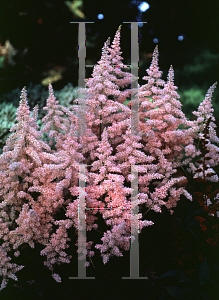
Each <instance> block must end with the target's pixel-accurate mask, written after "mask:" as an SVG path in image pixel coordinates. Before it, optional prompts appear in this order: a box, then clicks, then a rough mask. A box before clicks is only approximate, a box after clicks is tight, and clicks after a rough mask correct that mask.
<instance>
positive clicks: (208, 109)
mask: <svg viewBox="0 0 219 300" xmlns="http://www.w3.org/2000/svg"><path fill="white" fill-rule="evenodd" d="M216 85H217V82H216V83H214V84H213V85H212V86H211V87H210V88H209V90H208V92H207V94H206V96H205V99H204V100H203V102H202V103H200V105H199V107H198V111H195V112H193V114H194V115H196V116H197V117H198V118H197V120H196V121H193V122H194V126H195V128H196V140H197V139H198V143H197V144H195V142H194V143H193V144H192V145H189V146H187V147H185V152H186V155H187V156H192V157H193V158H196V160H197V157H199V156H200V154H201V152H200V149H199V147H198V145H199V143H200V141H201V139H202V138H203V129H204V126H205V125H206V122H207V120H208V119H209V118H211V121H210V124H209V138H208V139H207V142H208V143H207V145H206V147H207V149H208V151H209V153H208V156H207V157H208V158H210V159H209V160H208V164H207V166H208V167H215V166H217V165H218V163H219V147H217V146H216V145H214V144H213V143H219V138H218V137H217V135H216V131H215V128H216V127H217V126H216V124H214V122H213V121H215V117H214V116H213V114H212V113H213V111H214V109H213V107H212V102H211V101H212V100H211V98H212V93H213V91H214V89H215V88H216ZM197 168H199V167H197V164H196V163H195V164H194V163H190V164H189V167H188V168H187V171H188V172H189V173H192V174H194V173H195V170H197ZM211 171H213V169H211ZM202 175H203V174H202V173H197V172H196V174H195V175H194V178H198V177H199V178H202V179H203V177H202ZM208 180H209V181H211V182H217V181H218V177H217V175H214V176H211V177H210V178H208Z"/></svg>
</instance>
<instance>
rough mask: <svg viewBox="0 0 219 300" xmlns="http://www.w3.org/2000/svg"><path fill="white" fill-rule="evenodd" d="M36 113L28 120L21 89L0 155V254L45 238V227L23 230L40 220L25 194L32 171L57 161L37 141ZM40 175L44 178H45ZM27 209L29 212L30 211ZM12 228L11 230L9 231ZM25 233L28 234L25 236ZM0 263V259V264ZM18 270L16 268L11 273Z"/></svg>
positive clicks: (26, 105) (24, 98)
mask: <svg viewBox="0 0 219 300" xmlns="http://www.w3.org/2000/svg"><path fill="white" fill-rule="evenodd" d="M37 109H38V108H37V107H35V108H34V111H33V116H32V117H31V116H30V111H29V106H28V104H27V96H26V90H25V88H23V90H22V93H21V100H20V105H19V108H18V110H17V117H16V121H17V122H18V123H17V124H15V125H14V126H13V127H12V128H11V129H10V131H11V132H12V131H15V132H14V133H13V134H12V135H11V136H10V137H9V138H8V139H7V142H6V146H5V147H4V149H3V153H2V154H1V155H0V165H1V170H0V179H1V180H0V191H1V194H0V197H1V203H0V208H1V211H0V219H1V227H0V235H1V237H2V238H3V240H4V242H3V243H2V245H1V246H0V249H1V253H2V254H3V253H6V252H9V251H11V250H12V246H13V249H17V247H18V246H19V245H21V244H22V243H23V242H25V241H26V242H28V243H29V244H30V245H31V246H33V245H34V244H33V241H34V239H35V242H42V243H44V242H45V240H44V236H43V234H44V233H46V235H48V232H47V230H48V229H49V227H48V225H46V228H43V224H41V225H42V226H41V227H40V229H39V227H36V228H35V229H36V231H34V230H35V229H34V228H32V227H30V228H27V225H28V222H30V223H31V222H33V224H35V223H36V222H39V220H40V218H41V215H40V214H38V213H39V212H37V211H35V212H34V211H33V210H32V208H31V207H32V206H33V205H34V203H35V202H34V199H33V197H32V196H31V194H30V192H29V188H30V186H31V184H32V178H31V174H32V172H33V171H34V170H35V169H36V168H38V167H41V166H42V165H43V163H44V162H45V160H46V161H50V162H51V161H52V160H53V161H57V158H56V157H54V156H52V155H51V154H49V152H50V151H51V149H50V147H49V145H47V144H46V143H45V142H43V141H42V140H39V138H40V137H41V133H40V132H38V131H37V128H38V125H37ZM43 175H44V176H45V174H43ZM25 201H28V204H26V205H24V203H25ZM29 208H31V209H30V211H29ZM28 211H29V212H30V214H29V213H28ZM25 214H27V219H25V220H24V221H22V220H23V217H24V215H25ZM29 218H30V219H29ZM28 220H29V221H28ZM30 220H31V221H30ZM16 223H17V224H16ZM3 224H4V226H3ZM5 225H6V226H5ZM17 225H18V227H17ZM16 227H17V228H16ZM14 228H15V230H11V229H14ZM31 228H32V229H31ZM28 230H30V232H29V233H28ZM31 230H32V232H31ZM39 231H41V232H40V233H41V234H40V233H39ZM46 235H45V237H46ZM16 253H18V252H16ZM4 256H5V254H4ZM3 259H4V258H3V257H1V260H3ZM5 267H6V266H5ZM19 268H20V267H16V268H14V270H18V269H19ZM6 281H7V272H4V274H3V282H6ZM3 285H4V284H3Z"/></svg>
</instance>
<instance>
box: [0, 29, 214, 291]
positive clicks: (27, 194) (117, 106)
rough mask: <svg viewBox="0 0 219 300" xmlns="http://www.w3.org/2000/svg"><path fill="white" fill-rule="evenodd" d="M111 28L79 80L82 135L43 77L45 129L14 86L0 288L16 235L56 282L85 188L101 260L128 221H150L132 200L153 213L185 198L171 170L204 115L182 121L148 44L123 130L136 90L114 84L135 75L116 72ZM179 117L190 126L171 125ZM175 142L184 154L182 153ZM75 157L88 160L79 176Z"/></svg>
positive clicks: (0, 223) (1, 175)
mask: <svg viewBox="0 0 219 300" xmlns="http://www.w3.org/2000/svg"><path fill="white" fill-rule="evenodd" d="M120 29H121V28H120V27H119V29H118V30H117V32H116V36H115V38H114V41H113V44H112V46H111V47H110V46H109V44H110V41H109V39H108V40H107V41H106V42H105V44H104V47H103V49H102V56H101V59H100V61H99V62H98V64H97V65H96V66H95V67H94V70H93V73H92V78H89V79H87V80H86V86H87V88H86V89H82V93H85V94H87V95H86V98H85V100H83V101H86V103H87V111H86V123H85V124H83V126H85V128H84V129H85V132H86V134H85V135H84V136H80V137H76V131H77V130H79V122H78V121H79V120H78V117H76V115H75V114H74V113H73V112H71V111H70V109H67V108H64V107H62V106H60V105H59V104H58V101H56V100H55V97H54V94H53V89H52V86H51V85H49V98H48V99H47V105H46V107H45V109H46V110H48V114H47V115H46V116H45V117H44V118H43V120H42V121H43V124H44V128H43V129H42V130H41V131H37V129H38V126H37V107H35V108H34V111H33V116H32V118H31V117H30V111H29V107H28V104H27V99H26V91H25V89H23V90H22V95H21V102H20V106H19V108H18V112H17V119H16V120H17V121H18V124H16V125H15V126H13V127H12V128H11V131H16V132H15V133H14V134H12V135H11V136H10V137H9V139H8V140H7V142H6V146H5V147H4V149H3V154H2V155H0V200H1V203H0V208H1V211H0V237H1V238H2V239H3V244H2V245H1V246H0V253H1V257H0V258H1V261H3V262H4V265H3V264H2V265H0V272H1V274H2V275H3V282H2V288H4V287H5V286H6V284H7V280H8V278H12V279H15V275H13V274H14V273H15V272H16V271H18V270H20V269H21V268H22V267H23V266H15V265H12V264H9V263H8V262H9V261H10V259H11V258H10V257H8V256H7V252H8V251H11V250H12V248H13V250H15V253H14V255H15V256H18V255H19V250H18V247H19V245H21V244H22V243H24V242H27V243H29V245H30V246H31V247H34V243H41V244H42V245H44V246H45V248H44V249H43V250H42V251H41V255H45V256H47V261H46V262H45V264H46V265H47V266H48V267H49V269H50V270H51V271H52V276H53V278H54V279H55V280H56V281H58V282H61V277H60V276H59V275H58V274H57V273H54V267H55V265H56V264H60V263H69V262H70V259H71V256H68V255H67V254H66V252H65V251H64V250H65V249H66V248H68V247H69V245H68V243H67V242H68V241H69V240H70V239H69V238H68V229H70V228H71V227H74V228H75V229H76V231H77V230H80V228H79V223H78V207H79V204H80V201H81V197H82V196H86V229H87V230H88V231H89V230H92V229H97V227H98V224H97V223H96V222H95V221H96V220H97V217H96V216H95V215H96V213H97V211H98V212H100V214H101V215H102V217H103V219H104V220H105V222H106V224H107V225H109V226H111V230H109V231H107V232H105V233H104V234H103V237H102V239H101V240H102V244H98V245H96V247H95V248H96V249H99V250H100V252H101V255H102V257H103V262H104V263H106V262H107V261H108V260H109V258H110V257H111V256H113V255H117V256H121V255H122V250H125V251H128V249H129V248H130V238H132V237H130V232H131V226H130V224H131V221H134V225H135V226H134V229H133V230H134V232H136V231H137V230H139V229H140V230H142V228H144V227H146V226H150V225H153V222H152V221H147V220H142V215H141V213H139V214H138V215H133V216H132V215H131V200H132V201H133V203H132V205H133V204H134V205H135V206H137V205H139V204H144V205H145V206H146V207H149V208H151V209H153V210H154V211H156V212H161V206H162V205H166V207H167V208H169V209H171V208H173V207H175V206H176V205H177V201H178V200H179V199H180V195H181V194H184V195H185V196H186V197H187V198H188V199H190V200H192V198H191V195H190V194H189V193H188V192H187V191H186V190H185V189H184V188H180V189H176V187H174V185H175V184H176V182H181V181H182V180H185V177H184V176H182V177H179V178H173V176H174V174H175V173H176V171H177V170H176V168H177V167H180V166H181V164H182V165H183V164H184V165H187V164H188V162H190V161H191V157H190V156H192V158H195V157H196V155H197V153H198V154H199V152H196V149H195V146H194V139H195V138H198V137H199V136H200V137H201V135H199V134H201V133H202V132H201V124H200V122H203V121H204V120H201V121H200V120H199V121H198V120H197V122H189V121H187V120H186V118H185V116H184V114H183V113H182V111H181V109H180V108H181V107H180V102H179V101H178V100H177V98H178V94H177V93H176V92H175V89H176V87H175V86H174V85H173V69H172V67H171V68H170V70H169V73H168V82H167V83H165V81H163V80H161V78H160V77H161V73H162V72H161V71H159V68H158V48H157V47H156V48H155V51H154V53H153V60H152V63H151V66H150V67H149V69H148V70H147V73H148V76H145V77H144V78H143V79H146V80H148V83H147V84H146V85H143V86H142V87H140V88H139V93H137V95H136V99H135V100H134V102H136V101H137V99H139V118H140V120H139V134H136V135H135V134H134V133H133V132H132V131H131V122H130V113H131V110H130V108H128V107H126V106H125V105H123V103H124V101H125V99H126V97H128V96H130V95H131V94H132V93H136V90H125V91H121V90H120V88H125V87H126V86H127V85H128V84H130V83H131V81H132V80H136V78H134V77H133V76H131V75H130V74H129V73H128V72H122V71H121V68H122V67H124V65H123V64H122V63H121V60H122V57H121V56H120V54H121V52H120V46H119V43H120ZM113 64H114V65H117V67H115V66H113ZM160 87H164V88H163V89H162V88H160ZM209 97H211V95H210V94H209V96H208V98H209ZM80 101H81V99H78V102H79V103H80ZM206 105H207V106H209V104H206ZM72 110H74V111H76V112H77V111H79V110H80V105H78V106H73V107H72ZM178 117H180V118H178ZM179 126H183V127H185V126H186V127H190V128H187V129H179ZM212 127H213V126H212ZM43 133H45V134H48V137H49V139H50V141H49V144H47V142H44V141H43V140H41V139H40V138H41V136H42V134H43ZM212 136H213V131H212ZM211 138H212V137H211ZM215 141H216V140H215ZM212 142H213V140H212ZM50 146H51V147H53V149H51V148H50ZM184 147H185V152H186V154H187V157H188V159H186V160H185V161H183V162H182V161H181V160H182V153H183V148H184ZM211 149H212V150H211V155H212V157H213V160H212V162H211V166H212V167H213V164H215V165H216V164H217V163H218V153H217V149H216V148H215V147H211ZM209 151H210V149H209ZM80 164H85V165H87V166H88V168H87V170H86V172H85V174H84V175H83V174H81V172H80ZM130 165H135V166H136V167H137V169H138V172H139V173H140V175H139V193H138V195H137V197H134V199H132V198H131V197H130V194H131V192H132V189H131V188H130V186H131V184H130V183H131V181H132V179H133V178H132V174H131V170H132V168H131V166H130ZM78 175H79V181H80V180H81V179H83V180H84V181H85V180H86V182H87V186H86V192H85V194H83V193H84V191H83V190H82V189H81V188H80V187H79V186H78ZM82 177H83V178H82ZM154 186H155V189H153V188H154ZM33 192H37V193H39V194H37V195H35V194H33ZM168 192H170V195H168ZM166 198H167V201H166ZM164 200H165V201H164ZM62 208H65V210H66V213H65V219H64V220H62V219H57V218H58V215H57V212H58V211H59V210H60V209H62ZM94 208H95V209H94ZM170 212H173V211H172V210H171V211H170ZM131 217H132V218H133V219H132V220H131ZM56 226H58V228H57V227H56ZM77 242H78V241H77ZM76 245H77V243H76ZM91 246H92V241H86V253H82V257H85V255H88V256H90V257H91V256H93V255H94V251H92V249H91ZM86 265H88V263H87V264H86ZM9 269H11V270H9ZM7 270H8V271H7ZM13 272H14V273H13ZM15 280H16V279H15Z"/></svg>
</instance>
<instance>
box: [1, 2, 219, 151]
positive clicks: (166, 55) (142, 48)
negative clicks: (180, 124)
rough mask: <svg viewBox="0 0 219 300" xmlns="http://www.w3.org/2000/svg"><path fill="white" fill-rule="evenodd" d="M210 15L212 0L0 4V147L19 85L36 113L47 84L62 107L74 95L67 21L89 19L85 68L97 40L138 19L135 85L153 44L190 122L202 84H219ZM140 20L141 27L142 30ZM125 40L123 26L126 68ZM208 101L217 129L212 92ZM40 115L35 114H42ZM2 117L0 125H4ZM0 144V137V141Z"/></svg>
mask: <svg viewBox="0 0 219 300" xmlns="http://www.w3.org/2000/svg"><path fill="white" fill-rule="evenodd" d="M218 13H219V2H216V1H209V2H207V3H206V1H202V0H201V1H199V2H198V5H197V1H196V0H185V1H174V0H163V1H159V0H153V1H152V0H151V1H147V2H145V1H140V0H120V1H115V0H112V1H110V2H108V1H102V0H92V1H89V0H73V1H63V0H57V1H52V0H41V1H37V0H28V1H27V0H20V1H16V0H2V1H1V3H0V103H1V108H2V109H3V110H2V112H1V113H0V115H1V116H4V119H3V121H2V122H1V124H3V125H1V129H0V130H1V132H0V135H1V136H2V135H3V137H4V138H3V143H4V141H5V138H6V136H7V134H5V131H6V128H9V126H11V122H12V120H13V113H12V111H14V107H15V108H17V107H18V104H19V100H20V91H21V89H22V88H23V87H24V86H27V87H28V100H29V104H30V108H31V110H32V109H33V106H34V105H36V104H37V103H38V104H39V106H40V110H41V108H42V107H43V106H44V105H45V103H46V99H47V97H48V90H47V87H48V83H49V82H51V83H52V84H53V88H54V90H55V93H56V95H58V93H59V99H58V100H59V101H61V102H62V104H65V105H68V104H67V103H66V101H67V102H68V101H69V96H68V95H69V93H71V91H72V92H73V93H74V95H72V99H73V98H75V97H76V95H75V91H76V90H77V86H78V24H77V23H76V24H71V23H70V22H71V21H74V22H86V21H87V22H94V23H93V24H90V23H88V24H86V60H85V64H86V65H94V64H96V63H97V61H98V60H99V59H100V56H101V49H102V47H103V44H104V42H105V41H106V40H107V38H108V37H109V36H110V37H111V41H112V39H113V37H114V35H115V32H116V30H117V28H118V26H119V25H120V24H123V22H127V21H130V22H131V21H132V22H133V21H138V22H139V84H140V85H142V84H145V83H146V82H145V81H144V80H142V77H143V76H144V75H146V69H147V68H148V67H149V65H150V63H151V59H152V52H153V50H154V48H155V45H156V44H158V47H159V48H158V49H159V67H160V70H161V71H163V76H162V78H163V79H164V80H166V79H167V72H168V70H169V66H170V65H171V64H172V65H173V68H174V72H175V85H176V86H178V93H179V95H180V96H181V98H180V101H181V102H182V104H183V106H182V110H183V112H184V113H185V115H186V116H187V117H188V118H189V119H194V117H193V115H192V112H193V111H194V110H196V109H197V107H198V105H199V103H200V102H202V101H203V99H204V97H205V94H206V92H207V90H208V89H209V87H210V86H211V85H212V84H213V83H214V82H215V81H218V80H219V72H218V67H219V34H218V28H219V18H218ZM140 22H147V23H145V24H143V26H142V24H141V23H140ZM130 35H131V30H130V24H123V25H122V30H121V51H122V52H123V53H122V56H123V57H124V61H123V62H124V63H125V64H127V65H129V64H130V39H131V36H130ZM92 69H93V68H92V67H86V78H88V77H90V76H91V74H92ZM70 84H71V87H70ZM64 88H65V89H64ZM63 89H64V90H63ZM65 91H66V93H68V95H66V96H65ZM71 101H73V100H70V102H71ZM70 102H69V103H70ZM3 103H5V104H3ZM127 103H128V101H127V102H126V104H127ZM212 103H213V107H214V110H215V111H214V116H215V118H216V120H217V121H216V124H217V127H218V125H219V124H218V116H219V92H218V88H216V90H215V92H214V94H213V97H212ZM8 104H9V106H8ZM11 104H13V109H11ZM40 110H39V116H40V115H42V112H41V111H40ZM7 114H8V117H7V118H8V124H6V123H7V122H6V121H5V120H6V117H5V115H7ZM195 118H196V117H195ZM218 133H219V131H218V128H217V135H218ZM1 140H2V138H1V137H0V143H2V142H1ZM1 147H2V146H1V145H0V148H1Z"/></svg>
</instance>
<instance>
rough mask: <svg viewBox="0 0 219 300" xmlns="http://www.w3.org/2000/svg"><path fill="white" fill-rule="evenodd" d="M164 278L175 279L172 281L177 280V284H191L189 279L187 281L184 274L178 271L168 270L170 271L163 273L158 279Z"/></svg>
mask: <svg viewBox="0 0 219 300" xmlns="http://www.w3.org/2000/svg"><path fill="white" fill-rule="evenodd" d="M165 277H175V278H174V279H175V280H177V282H179V283H183V282H191V279H189V278H188V277H187V276H186V274H184V273H183V272H180V271H178V270H170V271H168V272H166V273H164V274H163V275H161V276H160V277H159V279H161V278H165Z"/></svg>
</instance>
